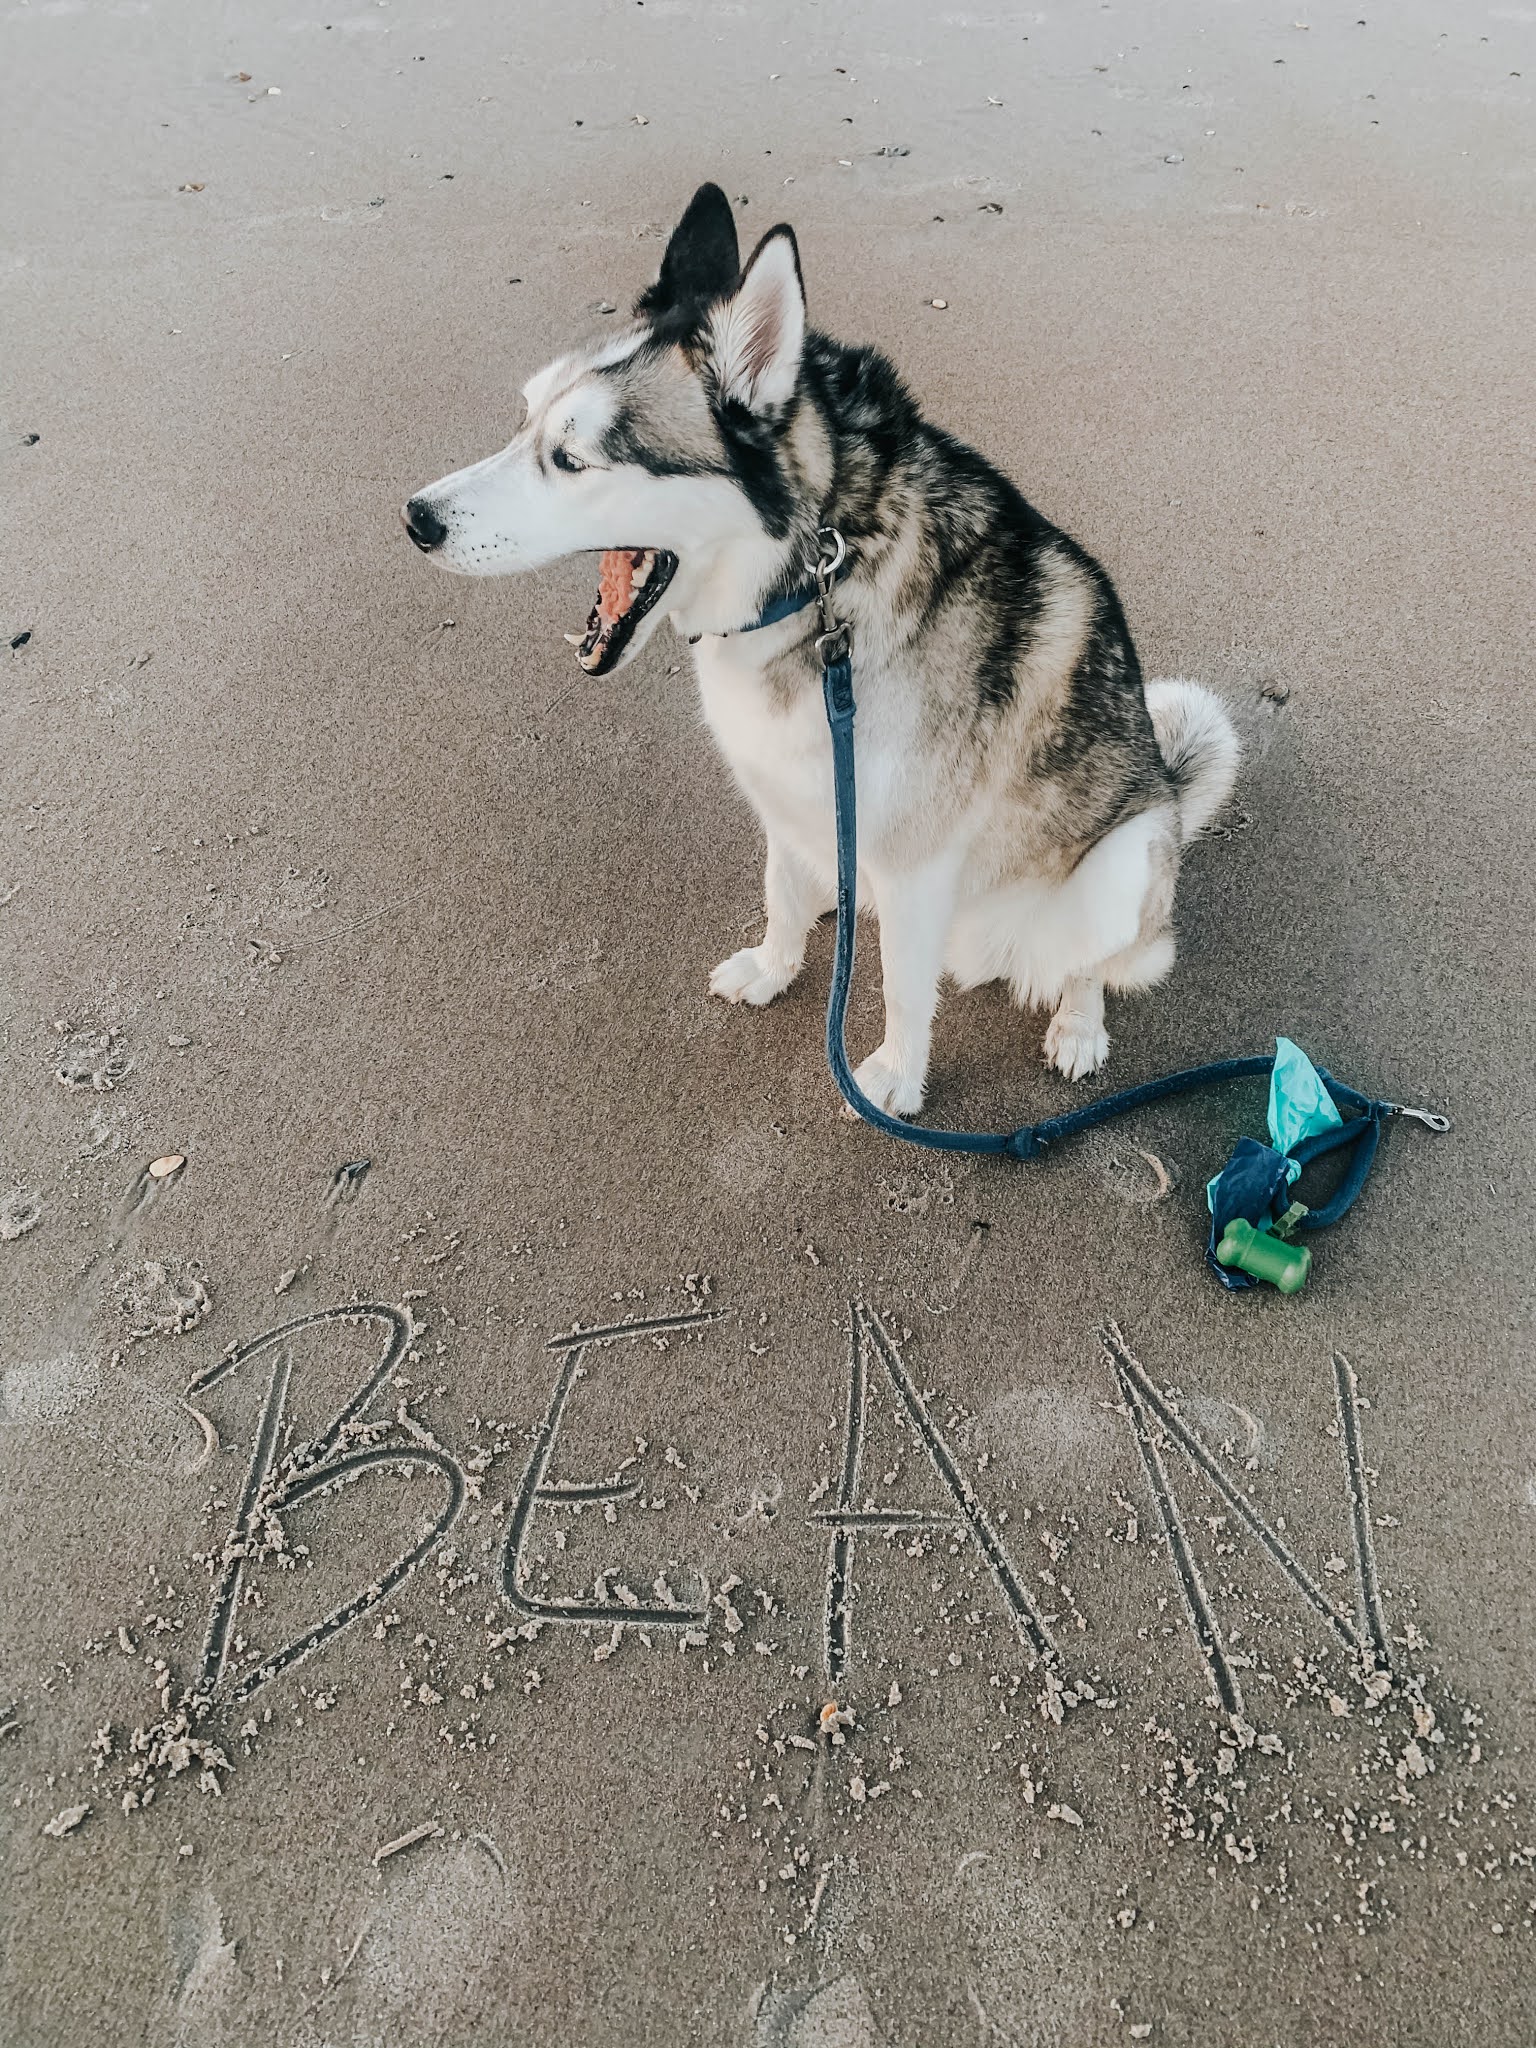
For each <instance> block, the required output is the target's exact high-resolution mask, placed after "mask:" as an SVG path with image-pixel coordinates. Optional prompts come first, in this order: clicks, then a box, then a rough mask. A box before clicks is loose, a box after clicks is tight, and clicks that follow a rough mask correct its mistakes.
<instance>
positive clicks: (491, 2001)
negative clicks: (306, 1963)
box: [297, 1835, 527, 2048]
mask: <svg viewBox="0 0 1536 2048" xmlns="http://www.w3.org/2000/svg"><path fill="white" fill-rule="evenodd" d="M354 1926H355V1927H356V1930H357V1931H356V1935H355V1939H354V1944H353V1949H352V1954H351V1958H350V1960H348V1959H347V1957H346V1956H345V1954H343V1955H342V1956H339V1957H338V1958H337V1960H336V1962H335V1964H334V1965H333V1966H332V1981H331V1985H330V1986H329V1987H328V1988H327V1989H326V1990H325V1992H324V1993H323V1995H322V1997H321V1999H320V2000H319V2002H318V2004H317V2005H315V2006H314V2007H312V2017H311V2018H310V2019H309V2022H308V2026H309V2031H308V2032H304V2033H301V2034H300V2035H299V2036H298V2037H297V2038H298V2039H299V2041H301V2042H303V2043H304V2044H305V2048H311V2044H312V2048H319V2044H321V2043H330V2044H334V2048H353V2044H356V2048H362V2044H363V2043H364V2042H370V2043H371V2042H375V2041H401V2042H404V2041H477V2040H482V2039H484V2038H486V2036H485V2028H486V2023H487V2020H488V2019H489V2018H490V2017H491V2016H492V2015H495V2014H497V2013H500V2012H504V2011H505V2009H506V2002H507V1987H508V1985H509V1983H512V1982H514V1981H515V1978H516V1972H517V1964H518V1957H519V1954H520V1951H521V1946H522V1943H523V1940H524V1937H525V1935H526V1932H527V1928H526V1921H525V1916H524V1913H523V1910H522V1907H521V1904H520V1902H519V1900H518V1899H517V1897H516V1895H515V1893H514V1892H513V1890H512V1887H511V1885H510V1883H509V1880H508V1873H507V1868H506V1862H505V1859H504V1858H503V1856H502V1853H501V1851H500V1850H499V1849H498V1848H497V1847H496V1844H495V1843H494V1842H492V1841H491V1840H490V1838H489V1837H488V1836H486V1835H469V1836H467V1837H466V1838H465V1840H463V1841H462V1842H447V1841H442V1842H425V1843H423V1844H421V1845H420V1846H419V1847H417V1848H414V1849H411V1850H408V1851H407V1852H406V1853H405V1854H404V1855H402V1856H400V1857H398V1858H395V1859H393V1860H391V1861H390V1862H388V1863H385V1864H382V1865H381V1866H380V1867H379V1869H378V1870H377V1871H376V1872H374V1873H372V1874H371V1875H370V1879H369V1882H368V1885H367V1887H366V1888H365V1891H364V1894H363V1897H362V1898H361V1899H360V1900H359V1901H358V1902H357V1906H356V1918H355V1920H354Z"/></svg>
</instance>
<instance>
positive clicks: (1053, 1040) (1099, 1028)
mask: <svg viewBox="0 0 1536 2048" xmlns="http://www.w3.org/2000/svg"><path fill="white" fill-rule="evenodd" d="M1045 1057H1046V1059H1047V1061H1048V1062H1049V1063H1050V1065H1051V1066H1053V1067H1054V1068H1055V1069H1056V1071H1057V1073H1058V1074H1062V1075H1064V1076H1065V1077H1066V1079H1067V1080H1069V1081H1081V1080H1082V1079H1083V1078H1084V1077H1085V1076H1086V1075H1088V1074H1096V1073H1097V1072H1098V1071H1099V1069H1100V1067H1102V1066H1103V1064H1104V1062H1105V1061H1106V1060H1107V1059H1108V1058H1109V1033H1108V1032H1107V1031H1106V1030H1105V1029H1104V1026H1103V1025H1102V1024H1095V1023H1094V1022H1093V1021H1092V1020H1091V1019H1090V1018H1088V1017H1080V1016H1078V1015H1077V1013H1076V1012H1075V1011H1071V1010H1058V1011H1057V1012H1056V1014H1055V1016H1054V1017H1053V1018H1052V1019H1051V1021H1050V1023H1049V1024H1048V1025H1047V1026H1046V1029H1045Z"/></svg>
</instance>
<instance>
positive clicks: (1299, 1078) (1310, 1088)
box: [1205, 1038, 1344, 1216]
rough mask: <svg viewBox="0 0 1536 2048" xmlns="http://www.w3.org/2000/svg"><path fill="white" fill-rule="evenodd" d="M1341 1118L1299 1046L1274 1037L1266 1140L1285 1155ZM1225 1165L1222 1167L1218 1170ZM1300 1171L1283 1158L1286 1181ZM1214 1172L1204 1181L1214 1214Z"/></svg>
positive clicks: (1340, 1122) (1224, 1169) (1206, 1199)
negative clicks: (1273, 1058)
mask: <svg viewBox="0 0 1536 2048" xmlns="http://www.w3.org/2000/svg"><path fill="white" fill-rule="evenodd" d="M1343 1121H1344V1119H1343V1117H1341V1116H1340V1115H1339V1112H1338V1110H1337V1109H1336V1108H1335V1107H1334V1101H1333V1097H1332V1096H1331V1095H1330V1094H1329V1093H1328V1090H1327V1089H1326V1088H1325V1087H1324V1086H1323V1082H1322V1077H1321V1075H1320V1074H1319V1073H1318V1071H1317V1069H1316V1067H1314V1066H1313V1064H1312V1062H1311V1061H1310V1060H1309V1059H1308V1058H1307V1056H1306V1054H1305V1053H1304V1052H1303V1051H1302V1049H1301V1047H1300V1046H1299V1045H1296V1044H1293V1042H1292V1041H1291V1040H1290V1039H1289V1038H1277V1039H1276V1040H1275V1064H1274V1069H1273V1071H1272V1072H1271V1074H1270V1077H1269V1139H1270V1143H1271V1144H1272V1145H1273V1146H1274V1148H1275V1150H1276V1151H1277V1152H1279V1153H1280V1154H1282V1156H1283V1155H1286V1154H1288V1153H1289V1152H1290V1150H1291V1147H1292V1146H1293V1145H1296V1144H1299V1143H1300V1141H1301V1140H1302V1139H1303V1138H1310V1137H1311V1136H1312V1134H1313V1132H1314V1131H1331V1130H1333V1129H1334V1128H1335V1127H1336V1126H1338V1125H1340V1124H1342V1123H1343ZM1225 1171H1226V1168H1225V1167H1223V1168H1222V1173H1224V1172H1225ZM1300 1173H1301V1167H1300V1165H1299V1164H1298V1162H1297V1161H1296V1160H1294V1159H1291V1158H1288V1157H1287V1158H1286V1160H1285V1177H1286V1181H1287V1184H1289V1183H1291V1182H1293V1181H1295V1180H1296V1179H1297V1177H1298V1176H1299V1175H1300ZM1220 1179H1221V1174H1220V1173H1218V1174H1217V1175H1216V1176H1215V1178H1214V1179H1213V1180H1209V1181H1207V1182H1206V1184H1205V1202H1206V1207H1207V1208H1208V1209H1209V1210H1210V1212H1211V1214H1212V1215H1213V1216H1214V1215H1215V1213H1216V1182H1217V1181H1219V1180H1220Z"/></svg>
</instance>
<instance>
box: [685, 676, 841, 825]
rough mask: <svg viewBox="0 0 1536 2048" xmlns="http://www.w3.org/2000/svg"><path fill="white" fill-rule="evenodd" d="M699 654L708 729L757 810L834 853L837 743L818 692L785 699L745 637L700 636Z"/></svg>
mask: <svg viewBox="0 0 1536 2048" xmlns="http://www.w3.org/2000/svg"><path fill="white" fill-rule="evenodd" d="M694 654H695V662H696V666H697V670H698V677H699V698H700V701H701V703H702V704H703V707H704V716H705V719H706V720H707V721H708V724H709V729H710V731H711V732H712V733H713V734H714V736H715V742H716V744H717V745H718V747H719V748H720V751H721V753H722V754H724V756H725V758H726V760H727V762H728V763H729V764H730V767H731V771H732V773H733V774H734V775H735V777H736V779H737V781H738V782H739V783H740V784H741V787H742V789H743V790H744V792H745V793H746V795H747V796H748V797H749V798H750V799H751V801H752V803H753V805H754V806H755V808H756V809H757V811H758V812H759V814H760V815H761V816H762V817H763V818H764V820H765V822H768V823H770V824H772V825H775V826H777V827H778V828H779V829H780V830H781V831H783V832H785V833H787V834H789V835H791V836H792V837H793V838H794V839H795V840H796V841H797V842H798V843H799V844H800V845H801V846H802V847H803V848H804V850H805V851H806V852H807V853H814V854H815V855H817V856H820V855H822V854H823V853H828V852H830V849H831V844H832V742H831V738H830V735H829V734H828V731H827V720H826V713H825V711H824V709H823V707H822V701H821V692H820V691H819V690H807V691H804V692H802V693H800V694H798V695H797V696H796V698H795V699H794V701H793V702H791V703H785V702H784V701H783V699H782V698H781V697H780V696H778V695H777V693H775V692H774V691H773V690H772V689H771V688H770V686H769V684H768V682H767V680H766V675H765V669H766V663H765V662H764V660H763V658H762V656H761V654H760V653H759V651H758V649H757V647H756V646H755V645H753V644H752V640H751V638H750V637H748V636H736V637H733V638H731V639H723V640H714V639H710V640H701V641H700V642H699V644H698V646H697V647H696V649H695V650H694ZM819 864H820V863H819V860H818V865H819Z"/></svg>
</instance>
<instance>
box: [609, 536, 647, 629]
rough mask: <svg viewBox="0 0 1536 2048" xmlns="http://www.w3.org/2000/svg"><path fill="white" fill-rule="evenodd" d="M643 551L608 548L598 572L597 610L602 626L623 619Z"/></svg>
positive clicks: (642, 557) (629, 602)
mask: <svg viewBox="0 0 1536 2048" xmlns="http://www.w3.org/2000/svg"><path fill="white" fill-rule="evenodd" d="M644 560H645V550H644V548H609V549H608V550H607V551H606V553H605V554H604V556H603V559H602V563H601V566H600V568H599V571H598V581H597V609H598V612H599V614H600V616H601V618H602V621H603V624H604V625H605V626H611V625H613V624H614V623H615V621H616V620H618V619H622V618H623V616H624V614H625V613H626V612H627V611H628V610H629V608H630V606H631V604H633V602H634V597H635V571H636V570H637V569H638V568H639V566H640V564H641V563H642V562H643V561H644Z"/></svg>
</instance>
